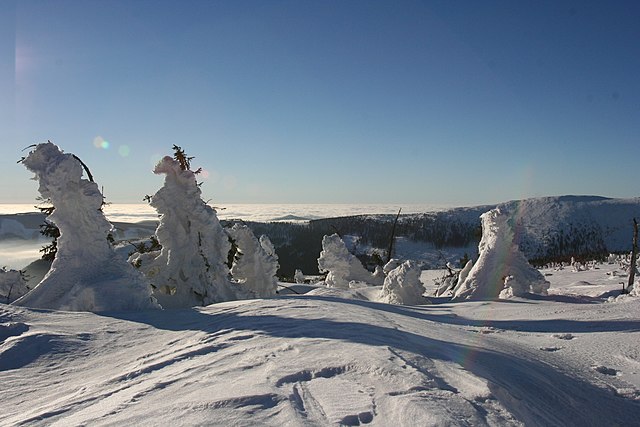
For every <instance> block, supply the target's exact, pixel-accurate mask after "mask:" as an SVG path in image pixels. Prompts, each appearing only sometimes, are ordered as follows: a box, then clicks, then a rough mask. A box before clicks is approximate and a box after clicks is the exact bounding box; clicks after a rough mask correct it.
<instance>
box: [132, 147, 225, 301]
mask: <svg viewBox="0 0 640 427" xmlns="http://www.w3.org/2000/svg"><path fill="white" fill-rule="evenodd" d="M174 150H175V152H176V153H175V156H174V158H171V157H169V156H166V157H164V158H163V159H162V160H160V161H159V162H158V164H157V165H156V167H155V169H154V171H153V172H154V173H155V174H158V175H165V180H164V185H163V186H162V188H160V190H158V192H156V194H154V195H153V196H151V197H150V203H151V206H153V207H154V208H155V209H156V210H157V211H158V213H159V214H160V222H159V224H158V228H157V229H156V236H157V239H158V242H159V244H160V245H161V246H162V249H160V250H159V251H153V252H147V253H142V254H140V253H134V254H133V255H131V257H130V258H129V262H131V263H132V264H134V265H137V266H139V268H140V270H141V271H142V272H143V273H145V275H146V276H147V277H148V278H149V280H150V282H151V284H152V285H153V286H154V289H155V290H154V295H155V296H156V298H157V299H158V301H159V302H160V304H162V306H163V307H165V308H183V307H192V306H196V305H208V304H211V303H214V302H221V301H230V300H235V299H238V295H237V293H236V290H235V289H234V287H233V285H232V284H231V281H230V273H229V267H228V266H227V265H226V264H225V262H226V261H227V256H228V253H229V250H230V249H231V243H230V242H229V238H228V236H227V234H226V233H225V231H224V230H223V228H222V226H221V225H220V221H219V220H218V216H217V214H216V211H215V210H214V209H213V208H212V207H210V206H208V205H207V204H206V203H205V202H204V201H203V200H202V198H201V191H200V187H199V185H198V182H197V180H196V173H197V172H198V171H192V170H191V169H190V161H191V159H192V158H191V157H187V156H186V155H185V154H184V151H182V149H181V148H180V147H177V146H174Z"/></svg>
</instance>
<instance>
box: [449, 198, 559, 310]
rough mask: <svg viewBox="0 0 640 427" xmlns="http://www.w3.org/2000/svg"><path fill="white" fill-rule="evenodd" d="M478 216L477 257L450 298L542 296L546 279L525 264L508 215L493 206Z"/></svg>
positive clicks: (546, 287) (545, 289)
mask: <svg viewBox="0 0 640 427" xmlns="http://www.w3.org/2000/svg"><path fill="white" fill-rule="evenodd" d="M480 218H481V220H482V239H481V240H480V244H479V246H478V251H479V253H480V257H479V258H478V261H477V262H476V264H475V265H474V266H473V267H472V268H471V270H470V271H469V274H468V276H467V277H466V279H465V280H464V281H460V282H459V283H458V284H457V285H456V287H455V289H454V291H453V297H454V299H458V300H461V299H496V298H508V297H511V296H523V295H525V294H527V293H536V294H542V295H546V293H547V289H549V282H547V281H546V280H545V278H544V276H543V275H542V274H541V273H540V272H539V271H538V270H536V269H535V268H533V267H532V266H531V265H530V264H529V262H528V261H527V259H526V258H525V256H524V254H523V253H522V252H521V251H520V249H519V248H518V245H517V244H516V243H515V242H514V239H513V236H514V235H513V229H512V227H511V226H510V224H509V216H508V215H507V214H506V213H504V212H503V211H501V210H500V208H496V209H493V210H491V211H489V212H485V213H484V214H482V215H481V216H480Z"/></svg>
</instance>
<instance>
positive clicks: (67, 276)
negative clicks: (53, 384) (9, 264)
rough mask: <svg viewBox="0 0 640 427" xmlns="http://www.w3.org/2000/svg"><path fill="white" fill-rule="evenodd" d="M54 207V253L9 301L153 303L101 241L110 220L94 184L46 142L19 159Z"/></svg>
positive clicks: (84, 306) (134, 306) (89, 305)
mask: <svg viewBox="0 0 640 427" xmlns="http://www.w3.org/2000/svg"><path fill="white" fill-rule="evenodd" d="M22 163H23V164H24V165H25V166H26V167H27V169H29V170H30V171H31V172H33V173H35V177H36V179H37V180H38V182H39V184H40V185H39V188H38V191H39V192H40V194H41V195H42V197H43V198H44V199H45V200H47V199H48V200H50V201H51V204H52V205H53V206H55V210H54V211H53V213H52V214H51V215H49V216H48V218H47V219H48V220H49V221H51V222H53V223H54V224H55V225H57V226H58V228H59V229H60V237H59V238H58V252H57V255H56V258H55V260H54V261H53V264H52V265H51V269H50V270H49V272H48V273H47V274H46V276H45V277H44V278H43V279H42V281H41V282H40V283H39V284H38V285H37V286H36V287H35V288H34V289H33V290H31V291H30V292H29V293H28V294H26V295H24V296H23V297H21V298H20V299H18V300H17V301H16V302H15V303H16V304H18V305H24V306H28V307H35V308H48V309H57V310H87V311H109V310H139V309H147V308H154V307H157V304H156V302H155V300H154V299H153V298H152V297H151V287H150V286H149V283H148V282H147V281H146V279H145V278H144V277H143V276H142V275H141V274H140V273H139V272H137V271H135V269H133V268H132V267H131V265H129V264H127V263H126V262H125V261H123V260H122V259H120V258H119V257H118V256H117V255H116V253H115V252H114V250H113V248H112V247H111V245H110V244H109V242H108V241H107V235H108V233H109V231H110V230H111V228H112V226H111V224H110V223H109V222H108V221H107V220H106V218H105V217H104V214H103V213H102V211H101V210H100V208H101V206H102V202H103V197H102V194H101V193H100V190H99V189H98V185H97V184H96V183H95V182H93V181H92V180H91V181H90V180H87V179H84V178H82V174H83V165H82V164H81V162H80V161H79V160H78V159H77V158H76V157H75V156H74V155H72V154H69V153H63V152H62V151H61V150H60V149H59V148H58V147H57V146H56V145H55V144H52V143H50V142H48V143H43V144H38V145H37V146H36V147H35V148H34V150H33V151H32V152H31V153H29V155H28V156H27V157H26V158H25V159H24V160H23V162H22Z"/></svg>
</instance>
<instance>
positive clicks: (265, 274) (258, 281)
mask: <svg viewBox="0 0 640 427" xmlns="http://www.w3.org/2000/svg"><path fill="white" fill-rule="evenodd" d="M229 235H230V236H231V238H232V239H233V240H234V241H235V243H236V245H237V247H238V252H237V254H236V256H235V259H234V262H233V265H232V266H231V275H232V276H233V278H234V279H235V280H237V281H238V283H239V285H240V287H241V288H242V291H243V292H245V293H246V294H247V296H248V297H250V298H266V297H272V296H274V295H275V294H276V291H277V290H278V277H277V275H276V272H277V271H278V255H276V252H275V249H274V247H273V245H272V244H271V241H270V240H269V238H268V237H267V236H265V235H262V236H260V240H258V239H257V238H256V236H255V235H254V234H253V232H252V231H251V229H250V228H249V227H247V226H246V225H243V224H235V225H234V226H233V227H232V228H231V230H229Z"/></svg>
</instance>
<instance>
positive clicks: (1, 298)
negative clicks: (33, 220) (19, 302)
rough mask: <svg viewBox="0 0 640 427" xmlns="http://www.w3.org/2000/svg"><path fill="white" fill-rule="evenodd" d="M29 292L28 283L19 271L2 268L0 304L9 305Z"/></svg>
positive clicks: (0, 273) (0, 274)
mask: <svg viewBox="0 0 640 427" xmlns="http://www.w3.org/2000/svg"><path fill="white" fill-rule="evenodd" d="M27 292H29V288H28V287H27V281H26V279H25V278H24V275H23V274H22V272H21V271H19V270H8V269H6V268H5V267H2V268H0V302H1V303H5V304H9V303H11V302H13V301H15V300H16V299H18V298H20V297H21V296H22V295H24V294H26V293H27Z"/></svg>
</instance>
